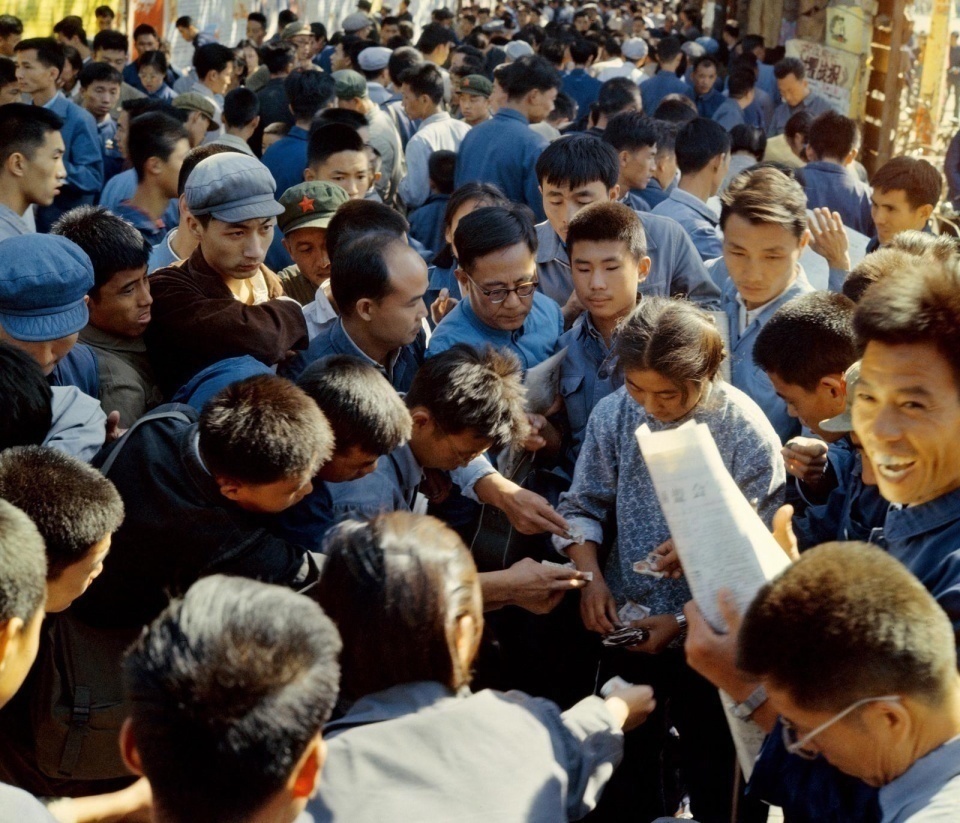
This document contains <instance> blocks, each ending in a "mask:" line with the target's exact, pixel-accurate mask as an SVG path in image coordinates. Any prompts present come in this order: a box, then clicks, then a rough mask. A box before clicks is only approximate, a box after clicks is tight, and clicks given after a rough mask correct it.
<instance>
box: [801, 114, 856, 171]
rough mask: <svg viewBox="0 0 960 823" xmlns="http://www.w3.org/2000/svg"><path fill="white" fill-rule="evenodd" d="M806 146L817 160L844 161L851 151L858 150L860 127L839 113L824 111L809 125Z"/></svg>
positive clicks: (854, 121)
mask: <svg viewBox="0 0 960 823" xmlns="http://www.w3.org/2000/svg"><path fill="white" fill-rule="evenodd" d="M807 144H808V145H809V146H810V148H811V149H812V150H813V153H814V154H815V155H816V157H817V159H818V160H824V159H826V158H831V159H833V160H845V159H846V157H847V155H848V154H849V153H850V152H851V151H856V150H857V149H859V148H860V126H858V125H857V121H856V120H854V119H852V118H850V117H844V116H843V115H842V114H840V113H839V112H836V111H833V110H832V109H831V110H830V111H825V112H824V113H823V114H821V115H819V116H818V117H817V118H815V119H814V121H813V123H812V124H811V125H810V137H809V139H808V140H807Z"/></svg>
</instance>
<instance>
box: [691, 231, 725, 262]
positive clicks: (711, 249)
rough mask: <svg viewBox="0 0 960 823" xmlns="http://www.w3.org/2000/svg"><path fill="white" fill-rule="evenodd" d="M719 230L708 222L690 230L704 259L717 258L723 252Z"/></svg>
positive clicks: (694, 243) (695, 244)
mask: <svg viewBox="0 0 960 823" xmlns="http://www.w3.org/2000/svg"><path fill="white" fill-rule="evenodd" d="M718 232H719V230H718V229H716V228H715V227H714V226H710V225H707V224H706V223H704V224H703V225H701V226H697V228H696V229H694V230H693V231H692V232H690V239H691V240H693V245H694V246H695V247H696V249H697V251H698V252H699V253H700V258H701V259H702V260H704V261H707V260H715V259H716V258H718V257H720V256H721V255H722V254H723V242H722V241H721V239H720V235H719V233H718Z"/></svg>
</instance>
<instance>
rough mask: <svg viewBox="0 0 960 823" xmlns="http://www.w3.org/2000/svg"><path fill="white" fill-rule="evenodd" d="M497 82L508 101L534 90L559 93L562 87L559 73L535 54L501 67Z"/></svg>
mask: <svg viewBox="0 0 960 823" xmlns="http://www.w3.org/2000/svg"><path fill="white" fill-rule="evenodd" d="M497 82H498V83H499V84H500V88H501V89H503V90H504V92H505V93H506V95H507V98H508V99H509V100H518V99H520V98H522V97H525V96H526V95H527V94H529V93H530V92H531V91H534V90H539V91H542V92H547V91H550V89H557V91H559V90H560V88H561V86H563V78H562V77H561V76H560V72H558V71H557V70H556V69H555V68H554V67H553V66H551V65H550V63H549V62H547V61H546V60H544V59H543V58H542V57H538V56H537V55H535V54H532V55H526V56H524V57H521V58H520V59H519V60H514V61H513V62H512V63H509V64H507V65H505V66H502V67H501V68H500V70H499V71H498V72H497Z"/></svg>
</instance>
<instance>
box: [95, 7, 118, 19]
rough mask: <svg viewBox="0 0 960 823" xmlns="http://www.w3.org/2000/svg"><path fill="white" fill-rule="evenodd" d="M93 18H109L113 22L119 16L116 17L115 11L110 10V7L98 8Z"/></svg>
mask: <svg viewBox="0 0 960 823" xmlns="http://www.w3.org/2000/svg"><path fill="white" fill-rule="evenodd" d="M93 16H94V17H109V18H110V19H111V20H113V18H114V17H116V16H117V15H116V13H115V12H114V10H113V9H112V8H110V6H97V7H96V8H95V9H94V10H93Z"/></svg>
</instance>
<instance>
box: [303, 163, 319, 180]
mask: <svg viewBox="0 0 960 823" xmlns="http://www.w3.org/2000/svg"><path fill="white" fill-rule="evenodd" d="M303 179H304V180H306V181H307V182H308V183H310V182H312V181H314V180H316V179H317V173H316V172H315V171H314V170H313V169H312V168H310V166H307V167H306V168H305V169H304V170H303Z"/></svg>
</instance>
